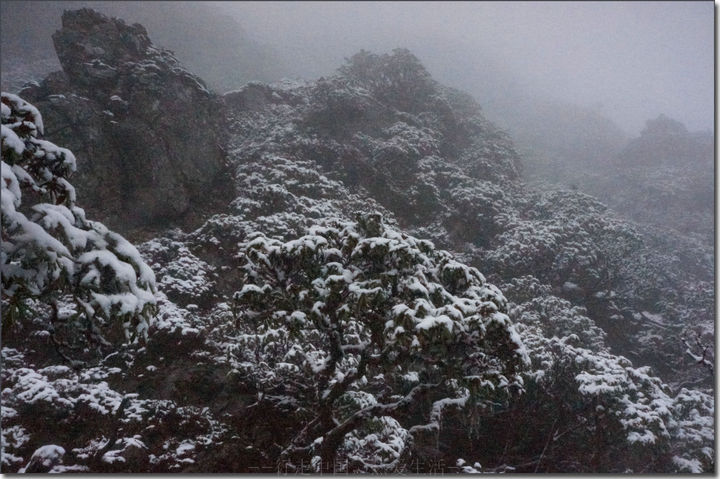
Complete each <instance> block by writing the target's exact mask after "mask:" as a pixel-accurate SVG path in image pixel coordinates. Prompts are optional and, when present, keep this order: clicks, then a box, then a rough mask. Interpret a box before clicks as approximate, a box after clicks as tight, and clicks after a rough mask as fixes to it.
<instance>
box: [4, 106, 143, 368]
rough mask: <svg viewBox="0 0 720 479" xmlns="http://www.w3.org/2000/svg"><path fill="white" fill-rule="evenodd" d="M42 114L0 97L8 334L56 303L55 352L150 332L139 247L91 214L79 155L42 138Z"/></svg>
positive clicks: (52, 325)
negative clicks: (81, 201) (81, 188)
mask: <svg viewBox="0 0 720 479" xmlns="http://www.w3.org/2000/svg"><path fill="white" fill-rule="evenodd" d="M42 133H43V122H42V117H41V115H40V112H39V111H38V110H37V109H36V108H35V107H34V106H32V105H30V104H29V103H27V102H25V101H24V100H22V99H21V98H19V97H18V96H16V95H13V94H9V93H2V184H1V186H2V309H3V322H2V325H3V332H5V333H10V332H12V331H13V330H15V329H17V328H22V321H23V320H25V319H27V318H28V317H29V315H30V314H31V311H30V308H31V305H32V304H37V305H40V306H41V307H42V306H43V305H45V306H50V310H51V312H50V313H49V314H48V316H49V317H50V320H49V322H48V324H47V330H48V331H49V332H50V337H51V340H52V342H53V344H54V345H55V346H56V350H57V352H58V353H59V354H60V355H61V356H63V357H64V358H65V359H67V360H70V358H69V357H68V356H67V354H68V351H69V350H71V349H77V348H86V347H87V346H90V347H93V346H100V345H107V344H108V340H116V341H121V342H122V341H128V340H133V339H135V338H138V337H141V336H143V335H145V334H146V331H147V329H148V326H149V322H150V319H151V317H152V314H153V311H154V307H155V306H154V305H155V298H154V292H155V277H154V274H153V272H152V270H151V269H150V268H149V267H148V266H147V265H146V264H145V263H144V262H143V260H142V258H141V257H140V255H139V253H138V251H137V249H136V248H135V247H134V246H133V245H132V244H130V243H129V242H128V241H127V240H126V239H125V238H123V237H122V236H121V235H119V234H117V233H114V232H112V231H110V230H108V229H107V228H106V227H105V226H104V225H102V224H101V223H98V222H95V221H90V220H88V219H86V218H85V212H84V211H83V209H82V208H80V207H78V206H77V205H76V196H75V189H74V188H73V186H72V185H71V184H70V183H69V182H68V178H69V176H70V174H71V173H72V172H73V171H74V170H75V157H74V156H73V154H72V153H71V152H70V151H69V150H67V149H65V148H60V147H58V146H56V145H55V144H53V143H51V142H49V141H46V140H43V139H41V135H42Z"/></svg>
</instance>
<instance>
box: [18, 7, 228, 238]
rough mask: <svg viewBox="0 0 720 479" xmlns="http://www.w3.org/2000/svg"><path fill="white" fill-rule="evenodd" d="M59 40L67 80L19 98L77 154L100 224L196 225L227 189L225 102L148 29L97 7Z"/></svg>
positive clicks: (58, 76)
mask: <svg viewBox="0 0 720 479" xmlns="http://www.w3.org/2000/svg"><path fill="white" fill-rule="evenodd" d="M62 21H63V27H62V29H60V30H59V31H57V32H56V33H55V34H54V35H53V40H54V42H55V48H56V50H57V53H58V57H59V59H60V63H61V65H62V67H63V71H62V72H56V73H53V74H51V75H49V76H48V77H47V78H46V79H45V80H43V81H42V82H41V83H40V84H36V85H31V86H29V87H27V88H25V89H24V90H23V91H22V92H21V94H22V95H23V96H24V97H25V98H28V99H29V100H30V101H33V102H35V103H36V104H37V105H38V107H40V108H41V109H42V110H43V112H44V115H45V116H46V118H48V120H49V121H48V124H50V125H53V126H52V128H49V129H48V130H47V131H46V136H47V137H48V138H49V139H51V140H53V141H55V142H57V143H60V144H64V145H67V146H68V147H69V148H71V149H72V150H73V151H75V153H76V154H77V156H78V158H79V161H78V173H77V176H76V177H75V179H74V181H75V183H76V184H77V185H78V189H79V190H80V191H83V192H84V194H85V197H84V198H83V200H84V201H83V203H84V204H86V205H88V208H87V209H88V210H89V212H91V213H92V214H93V215H94V216H95V217H98V218H99V219H101V220H102V221H104V222H106V223H107V224H108V225H110V226H111V227H113V228H115V229H118V230H120V231H123V232H129V231H131V230H134V229H137V228H148V227H149V228H152V227H158V226H160V225H169V224H173V223H175V224H185V223H193V221H195V222H196V221H197V217H196V216H197V215H198V214H199V212H200V211H202V210H203V209H207V208H208V207H210V208H212V206H211V205H213V204H216V205H217V204H222V203H223V201H224V200H226V199H227V198H228V193H229V192H230V191H231V190H232V187H231V186H230V185H229V184H228V183H227V174H226V172H225V154H224V151H223V149H222V145H223V143H224V141H225V139H224V135H225V132H224V124H223V121H222V116H221V115H220V113H219V109H220V108H221V107H220V104H219V101H218V100H217V98H216V97H215V95H214V94H213V93H211V92H210V91H209V90H208V89H207V88H206V87H205V84H204V83H203V82H202V80H200V79H199V78H197V77H196V76H194V75H192V74H191V73H189V72H187V71H186V70H184V69H183V67H182V65H180V64H179V62H178V61H177V60H176V59H175V57H174V56H173V55H172V53H171V52H169V51H167V50H162V49H158V48H155V47H154V46H153V45H152V43H151V42H150V39H149V38H148V35H147V32H146V31H145V28H144V27H142V26H141V25H139V24H135V25H126V24H125V23H124V22H123V21H122V20H119V19H115V18H108V17H105V16H103V15H102V14H100V13H97V12H95V11H94V10H90V9H81V10H76V11H67V12H65V13H64V14H63V18H62Z"/></svg>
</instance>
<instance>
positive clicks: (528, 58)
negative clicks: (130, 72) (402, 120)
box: [215, 1, 714, 134]
mask: <svg viewBox="0 0 720 479" xmlns="http://www.w3.org/2000/svg"><path fill="white" fill-rule="evenodd" d="M215 6H216V7H217V8H218V9H219V10H222V11H225V12H227V13H228V14H230V15H233V16H236V18H237V19H238V21H239V22H240V23H241V24H242V25H243V27H244V28H245V30H246V31H247V32H248V34H249V35H250V36H252V37H254V38H256V39H258V40H260V41H263V42H265V43H268V44H271V45H273V46H275V47H277V48H279V49H286V50H287V49H291V50H292V51H294V52H297V55H298V58H300V59H303V61H304V62H305V63H306V64H307V65H306V66H307V70H306V71H305V72H302V74H305V75H312V74H327V73H330V72H331V71H332V70H333V69H334V68H336V67H337V66H339V64H341V63H342V60H343V58H344V57H348V56H350V55H352V54H353V53H355V52H356V51H357V50H359V49H360V48H366V49H369V50H372V51H375V52H385V51H389V50H391V49H393V48H396V47H407V48H409V49H410V50H412V51H413V52H414V53H415V54H416V55H417V56H418V57H420V59H421V60H422V61H423V63H424V64H425V65H426V66H427V67H428V69H429V70H430V72H431V73H432V74H433V76H434V77H435V78H436V79H438V80H440V81H442V82H444V83H448V84H450V85H451V86H456V87H460V88H462V89H465V90H467V91H469V92H471V93H473V94H474V95H475V96H476V97H478V99H479V100H480V101H481V102H482V101H483V100H485V101H491V100H492V98H493V96H497V95H503V94H507V95H512V94H517V93H518V92H522V93H525V94H528V95H539V96H543V97H549V98H556V99H561V100H565V101H568V102H572V103H576V104H580V105H584V106H594V107H596V108H599V109H600V110H601V111H602V112H603V113H604V114H605V115H607V116H608V117H610V118H611V119H613V120H615V121H616V122H617V123H618V124H619V125H620V126H621V127H623V128H624V129H625V130H626V131H627V132H628V133H630V134H637V133H638V132H639V131H640V130H641V129H642V127H643V125H644V122H645V120H647V119H648V118H654V117H656V116H657V115H658V114H660V113H665V114H667V115H669V116H672V117H674V118H677V119H679V120H680V121H682V122H683V123H685V124H686V125H687V126H688V128H689V129H691V130H701V129H711V128H712V125H713V119H714V114H713V105H714V78H713V61H714V57H713V55H714V52H713V42H714V33H713V19H714V4H713V3H712V2H710V1H707V2H629V1H627V2H464V3H453V2H438V3H436V2H417V3H416V2H412V3H411V2H382V3H377V2H367V3H361V2H337V3H333V2H297V3H294V2H288V3H284V2H226V3H218V4H215Z"/></svg>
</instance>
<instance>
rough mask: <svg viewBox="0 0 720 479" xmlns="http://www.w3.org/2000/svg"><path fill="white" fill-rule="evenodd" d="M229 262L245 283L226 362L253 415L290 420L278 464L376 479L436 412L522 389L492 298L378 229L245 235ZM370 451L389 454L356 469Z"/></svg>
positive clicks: (495, 294) (467, 271) (517, 351)
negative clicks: (265, 407) (287, 415)
mask: <svg viewBox="0 0 720 479" xmlns="http://www.w3.org/2000/svg"><path fill="white" fill-rule="evenodd" d="M241 250H242V254H243V255H244V257H246V260H247V263H246V266H245V271H246V279H247V283H246V284H245V286H244V287H243V288H242V289H241V290H240V291H238V292H237V293H236V294H235V297H234V300H235V305H234V308H235V314H236V315H237V322H236V324H237V330H238V331H237V333H235V335H234V336H233V337H231V339H232V340H233V341H234V342H235V345H234V347H230V349H229V353H230V355H231V357H232V361H233V364H234V365H235V368H236V371H237V374H238V375H239V376H241V377H243V378H245V380H246V381H249V382H251V383H252V384H253V385H254V388H255V389H256V390H257V391H258V392H259V401H260V400H263V401H265V402H269V403H275V404H276V405H278V407H280V406H279V405H281V404H286V405H290V404H292V407H293V408H294V409H295V417H297V418H299V421H300V424H299V426H298V429H297V430H296V431H294V432H293V433H292V435H291V436H290V437H289V438H288V442H287V443H286V444H285V445H284V450H283V451H282V454H281V456H280V460H281V461H282V462H283V463H284V464H287V465H289V466H291V467H299V465H300V462H301V461H303V463H304V464H310V463H311V459H312V458H313V457H317V459H316V461H315V462H316V463H318V461H320V462H319V463H322V464H325V465H329V464H331V463H335V462H336V461H343V460H346V461H350V463H351V464H353V466H352V467H354V468H356V469H364V470H387V468H392V464H393V462H394V461H396V460H397V458H398V457H399V456H400V455H401V454H402V453H403V447H401V446H399V445H397V444H396V442H397V441H399V440H400V439H402V438H409V437H411V436H413V435H416V434H423V433H427V432H428V431H431V432H432V431H437V429H438V428H439V427H440V421H441V419H442V415H443V413H444V411H445V409H452V408H458V407H459V408H463V407H468V408H470V407H471V406H476V407H479V408H481V409H482V408H483V407H489V404H490V403H491V402H492V400H498V398H500V397H503V395H504V394H505V393H507V391H508V389H510V390H512V389H513V387H514V388H515V390H519V389H521V388H522V386H521V382H519V376H518V371H519V368H520V366H521V365H522V364H523V363H524V362H525V361H527V357H526V355H525V352H524V347H523V345H522V343H521V341H520V340H519V337H518V336H517V334H516V333H515V330H514V327H513V326H512V324H511V322H510V320H509V318H508V317H507V315H506V314H505V304H506V302H505V299H504V297H503V296H502V294H501V293H500V292H499V290H497V288H495V287H494V286H492V285H490V284H487V283H486V282H485V280H484V278H483V276H482V275H481V274H480V273H479V272H478V271H477V270H476V269H475V268H471V267H468V266H465V265H463V264H461V263H458V262H457V261H455V260H454V259H453V257H452V256H451V255H450V254H449V253H447V252H445V251H441V250H436V249H435V248H434V246H433V245H432V243H430V242H428V241H423V240H417V239H415V238H412V237H409V236H406V235H404V234H401V233H399V232H397V231H395V230H393V229H391V228H389V227H386V226H384V225H383V224H382V221H381V219H380V217H379V215H370V216H366V217H360V218H359V219H358V222H357V223H344V224H341V223H339V224H335V225H329V226H315V227H312V228H310V230H309V232H308V234H307V235H306V236H303V237H301V238H298V239H296V240H292V241H289V242H282V241H278V240H273V239H269V238H267V237H265V236H264V235H261V234H258V235H254V237H251V238H248V239H247V240H246V242H245V243H244V244H243V245H242V248H241ZM359 394H362V397H363V398H364V399H363V401H358V400H357V398H358V397H359V396H358V395H359ZM351 398H355V400H353V399H351ZM491 399H492V400H491ZM426 401H430V402H429V404H430V408H429V410H425V409H426V408H427V406H425V404H428V403H426ZM276 413H277V412H276ZM383 418H387V419H383ZM391 418H392V419H394V421H397V424H396V423H395V422H394V421H391V420H390V419H391ZM373 421H375V422H376V421H380V423H377V424H376V426H372V424H374V422H373ZM383 421H384V422H383ZM381 423H382V424H381ZM374 428H375V429H377V428H380V429H379V430H380V431H384V432H382V433H378V432H373V430H374ZM388 428H390V429H388ZM404 430H406V432H407V434H406V432H403V431H404ZM371 436H372V437H371ZM403 440H404V439H403ZM347 441H350V442H347ZM377 441H381V442H382V441H389V442H391V443H393V444H395V445H394V446H391V445H390V444H389V443H388V444H387V445H386V450H387V451H388V452H390V451H394V452H392V454H389V455H388V456H384V455H383V456H381V457H383V458H384V459H383V461H384V460H387V463H383V464H379V463H377V461H378V460H380V459H379V458H378V457H364V459H363V460H361V459H360V458H359V455H362V453H363V451H365V452H367V454H370V453H371V452H372V451H375V450H376V449H377V448H378V447H380V446H378V445H377V443H376V442H377ZM387 447H389V448H391V449H387ZM341 449H342V450H343V451H345V454H346V457H340V456H339V455H338V451H340V450H341ZM323 467H325V466H323ZM383 468H385V469H383Z"/></svg>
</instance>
